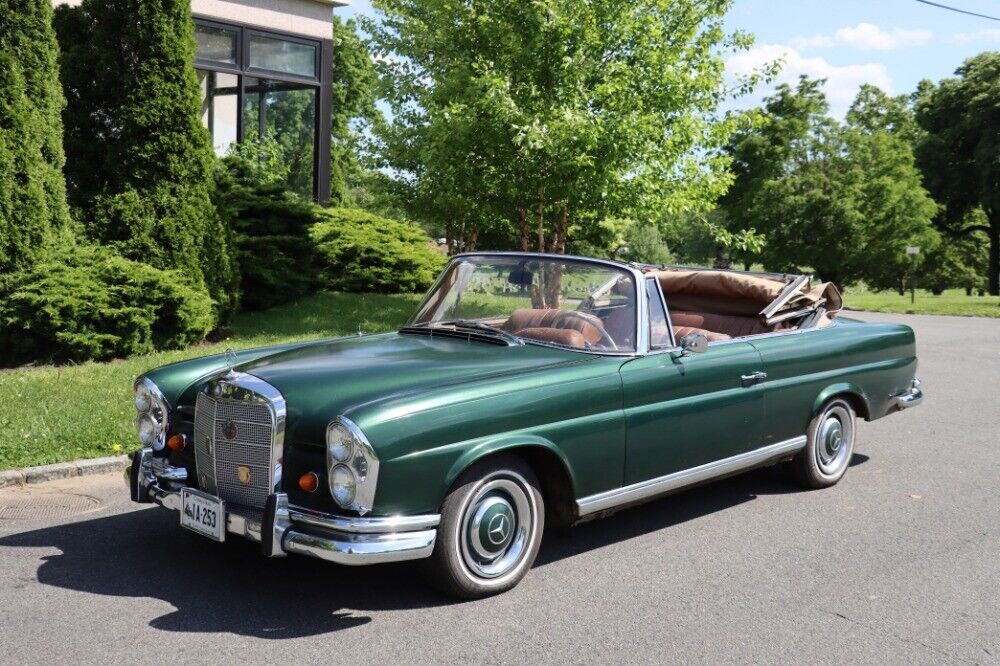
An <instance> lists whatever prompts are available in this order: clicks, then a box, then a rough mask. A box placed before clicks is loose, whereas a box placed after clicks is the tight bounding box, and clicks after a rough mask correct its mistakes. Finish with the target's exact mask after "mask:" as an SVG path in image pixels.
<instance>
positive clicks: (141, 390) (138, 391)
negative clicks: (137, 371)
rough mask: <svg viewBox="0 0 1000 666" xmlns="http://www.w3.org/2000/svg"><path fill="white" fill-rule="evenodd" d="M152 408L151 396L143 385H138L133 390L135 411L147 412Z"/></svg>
mask: <svg viewBox="0 0 1000 666" xmlns="http://www.w3.org/2000/svg"><path fill="white" fill-rule="evenodd" d="M152 406H153V396H152V395H151V394H150V392H149V389H148V388H146V386H145V385H144V384H139V386H137V387H136V388H135V409H136V411H137V412H140V413H142V412H148V411H149V409H150V407H152Z"/></svg>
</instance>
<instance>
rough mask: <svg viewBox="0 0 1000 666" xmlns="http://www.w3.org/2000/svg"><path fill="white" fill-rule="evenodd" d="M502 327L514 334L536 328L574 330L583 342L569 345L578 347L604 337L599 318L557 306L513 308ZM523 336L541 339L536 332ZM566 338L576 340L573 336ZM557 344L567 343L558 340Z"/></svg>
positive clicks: (594, 342) (595, 342) (593, 342)
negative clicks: (536, 308) (560, 308)
mask: <svg viewBox="0 0 1000 666" xmlns="http://www.w3.org/2000/svg"><path fill="white" fill-rule="evenodd" d="M503 328H504V330H507V331H510V332H511V333H514V334H515V335H521V332H522V331H525V330H536V332H537V329H543V330H544V329H556V330H568V331H576V332H577V333H579V334H580V339H582V341H583V342H582V343H581V344H570V346H572V347H580V348H583V347H586V346H587V345H593V344H597V343H598V342H600V341H601V340H602V339H603V338H604V327H603V326H602V325H601V320H600V319H598V318H597V317H595V316H594V315H592V314H587V313H584V312H575V311H572V310H559V309H557V308H549V309H538V310H535V309H532V308H522V309H520V310H515V311H514V312H513V313H512V314H511V315H510V319H508V320H507V321H506V322H504V325H503ZM524 337H532V338H535V339H541V338H539V337H538V335H537V334H536V335H530V336H529V335H525V336H524ZM556 337H560V336H556ZM567 339H571V340H573V341H576V340H577V338H576V337H575V336H571V337H570V338H567ZM551 341H554V340H551ZM559 344H567V343H564V342H559Z"/></svg>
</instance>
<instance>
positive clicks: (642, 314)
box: [404, 252, 649, 357]
mask: <svg viewBox="0 0 1000 666" xmlns="http://www.w3.org/2000/svg"><path fill="white" fill-rule="evenodd" d="M471 257H477V258H478V257H484V258H489V257H499V258H515V259H517V258H521V259H528V260H545V259H550V260H553V261H560V262H572V263H583V264H598V265H601V266H606V267H610V268H614V269H615V270H617V271H621V272H623V273H627V274H629V275H630V276H631V277H632V289H633V292H634V293H633V297H634V300H633V302H634V303H635V310H636V312H635V320H636V321H635V325H636V335H635V350H627V351H614V350H605V349H578V348H575V347H566V346H564V345H559V344H555V343H552V342H546V341H543V340H533V339H529V338H519V339H520V340H522V341H523V342H524V343H525V344H530V345H537V346H540V347H551V348H553V349H562V350H565V351H572V352H578V353H581V354H591V355H594V356H628V357H635V356H645V355H646V354H647V353H649V322H648V321H647V319H648V303H647V302H646V290H645V288H644V287H645V282H643V279H644V275H643V273H642V271H641V270H640V269H639V268H637V267H636V266H633V265H631V264H626V263H624V262H621V261H614V260H611V259H594V258H591V257H578V256H574V255H570V254H551V253H546V252H463V253H462V254H456V255H455V256H453V257H452V258H451V260H450V261H449V262H448V264H447V265H446V266H445V267H444V268H443V269H442V270H441V273H440V275H438V277H437V279H436V280H434V284H432V285H431V287H430V289H428V290H427V293H426V294H424V297H423V298H422V299H420V303H419V305H417V307H416V309H415V310H414V312H413V314H412V315H411V316H410V318H409V319H407V321H406V324H405V325H404V328H405V327H408V326H413V325H414V320H415V319H416V318H417V315H418V314H420V313H421V312H422V311H423V310H424V306H425V305H427V302H428V301H429V300H430V298H431V295H432V294H434V293H435V292H436V291H437V290H438V288H439V287H440V285H441V282H442V281H443V280H444V276H445V275H447V274H448V271H449V270H451V268H452V266H453V265H454V264H455V263H457V262H459V261H462V260H464V259H469V258H471Z"/></svg>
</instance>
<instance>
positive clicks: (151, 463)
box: [125, 449, 441, 566]
mask: <svg viewBox="0 0 1000 666" xmlns="http://www.w3.org/2000/svg"><path fill="white" fill-rule="evenodd" d="M135 455H136V457H137V458H138V462H137V463H133V465H132V467H131V468H129V469H126V470H125V478H126V481H127V482H128V483H129V486H130V488H131V489H132V491H133V499H136V498H138V499H137V501H139V502H143V501H146V502H151V503H154V504H159V505H160V506H163V507H166V508H168V509H172V510H174V511H178V512H179V511H180V510H181V494H180V488H181V486H182V485H183V483H182V482H180V483H179V482H178V481H177V479H179V478H181V477H182V476H183V475H182V474H181V472H184V469H183V468H175V467H171V466H169V465H167V464H166V462H165V461H164V460H163V459H161V458H154V457H153V452H152V449H143V450H142V451H139V452H138V453H136V454H135ZM133 470H135V472H137V474H136V477H137V478H135V479H133V478H132V476H133V473H134V472H133ZM178 470H179V471H178ZM136 493H137V494H136ZM440 522H441V516H440V515H437V514H428V515H420V516H388V517H385V518H381V517H366V518H348V517H344V516H333V515H330V514H325V513H320V512H318V511H312V510H310V509H305V508H301V507H293V506H289V504H288V497H287V495H285V494H284V493H274V494H272V495H271V497H270V498H269V500H268V502H267V506H266V508H265V509H264V512H263V513H257V512H256V511H253V510H250V509H248V510H246V512H241V511H233V510H230V508H229V507H228V506H227V507H226V532H227V533H228V534H234V535H236V536H241V537H243V538H246V539H250V540H251V541H257V542H259V543H260V544H261V550H262V551H263V553H264V554H265V555H267V556H269V557H282V556H284V555H286V554H288V553H299V554H301V555H308V556H310V557H315V558H318V559H321V560H326V561H327V562H334V563H336V564H346V565H349V566H357V565H367V564H379V563H382V562H401V561H405V560H417V559H421V558H424V557H430V554H431V552H432V551H433V550H434V543H435V541H436V539H437V526H438V524H439V523H440Z"/></svg>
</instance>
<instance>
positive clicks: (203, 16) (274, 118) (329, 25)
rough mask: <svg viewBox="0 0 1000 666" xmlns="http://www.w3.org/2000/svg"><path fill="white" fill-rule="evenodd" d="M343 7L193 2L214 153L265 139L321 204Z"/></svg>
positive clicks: (316, 1) (320, 2)
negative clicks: (338, 12)
mask: <svg viewBox="0 0 1000 666" xmlns="http://www.w3.org/2000/svg"><path fill="white" fill-rule="evenodd" d="M80 2H81V0H67V1H65V2H60V0H56V4H69V5H79V4H80ZM347 4H349V3H348V0H191V10H192V13H193V14H194V17H195V19H194V21H195V38H196V40H197V44H198V51H197V57H196V60H195V63H194V66H195V69H196V70H197V73H198V82H199V83H200V85H201V99H202V105H201V117H202V122H203V123H204V124H205V127H207V128H208V130H209V131H210V132H211V134H212V143H213V144H214V146H215V151H216V153H218V154H219V155H223V154H225V153H226V151H227V150H229V147H230V146H231V145H232V144H233V143H234V142H237V141H242V140H244V139H256V138H259V137H262V136H263V137H268V138H269V139H271V140H274V141H275V142H277V143H278V145H279V146H280V147H281V152H282V154H283V156H284V158H285V160H286V163H287V164H288V166H289V168H290V175H289V182H288V185H289V187H290V188H291V189H294V190H296V191H298V192H300V193H301V194H305V195H310V194H311V195H312V196H314V197H316V198H317V199H319V200H320V201H326V200H327V199H329V196H330V113H331V109H330V103H331V85H332V80H333V39H332V37H333V10H334V8H335V7H343V6H345V5H347Z"/></svg>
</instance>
